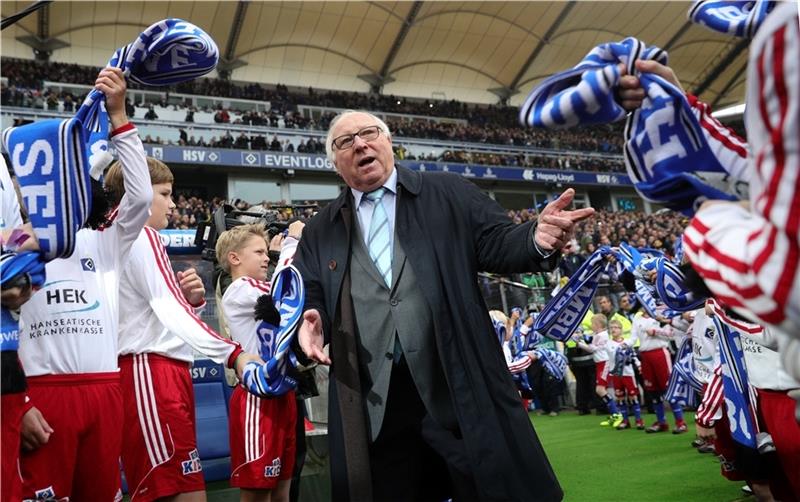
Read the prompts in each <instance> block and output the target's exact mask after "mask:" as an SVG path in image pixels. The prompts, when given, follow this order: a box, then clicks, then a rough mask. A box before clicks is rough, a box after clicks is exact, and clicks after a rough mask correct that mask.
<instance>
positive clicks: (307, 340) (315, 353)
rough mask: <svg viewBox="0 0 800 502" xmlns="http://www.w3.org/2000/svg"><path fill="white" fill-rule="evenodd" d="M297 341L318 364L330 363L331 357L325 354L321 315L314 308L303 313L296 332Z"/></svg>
mask: <svg viewBox="0 0 800 502" xmlns="http://www.w3.org/2000/svg"><path fill="white" fill-rule="evenodd" d="M297 341H298V342H299V343H300V348H301V349H303V352H305V354H306V356H307V357H308V358H309V359H312V360H314V361H316V362H318V363H320V364H331V359H330V358H329V357H328V356H327V355H326V354H325V351H324V350H323V348H324V347H325V338H324V337H323V334H322V317H321V316H320V315H319V311H317V310H316V309H309V310H306V311H305V312H304V313H303V324H302V325H300V331H299V332H298V333H297Z"/></svg>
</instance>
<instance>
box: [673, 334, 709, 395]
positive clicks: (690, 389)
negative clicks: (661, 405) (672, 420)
mask: <svg viewBox="0 0 800 502" xmlns="http://www.w3.org/2000/svg"><path fill="white" fill-rule="evenodd" d="M702 390H703V382H701V381H700V380H698V379H697V377H696V376H695V374H694V357H693V356H692V339H691V338H690V337H686V338H684V340H683V342H682V343H681V346H680V347H678V353H677V354H675V364H674V365H673V366H672V373H671V374H670V376H669V384H668V385H667V392H666V394H665V395H664V399H665V400H666V401H667V402H669V403H672V404H680V405H682V406H694V405H695V403H696V400H697V395H696V393H697V392H700V391H702Z"/></svg>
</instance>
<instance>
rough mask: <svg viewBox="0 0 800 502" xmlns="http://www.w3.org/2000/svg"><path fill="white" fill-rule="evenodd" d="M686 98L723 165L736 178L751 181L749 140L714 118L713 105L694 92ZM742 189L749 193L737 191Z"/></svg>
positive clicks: (704, 134) (745, 181)
mask: <svg viewBox="0 0 800 502" xmlns="http://www.w3.org/2000/svg"><path fill="white" fill-rule="evenodd" d="M686 99H687V100H688V101H689V106H690V107H691V110H692V113H694V116H695V117H696V118H697V121H698V122H699V123H700V126H701V130H702V132H703V136H704V137H705V140H706V143H708V146H709V148H711V151H712V152H714V156H715V157H717V158H718V159H719V162H720V164H721V165H722V167H724V168H725V170H726V171H727V172H728V174H730V175H731V177H732V178H734V180H736V181H741V182H744V183H749V182H750V179H751V177H752V173H751V170H750V169H749V168H748V164H747V155H748V147H747V142H746V141H745V140H744V139H742V138H741V137H740V136H739V135H738V134H736V133H735V132H734V131H733V130H732V129H730V128H728V127H727V126H725V125H724V124H722V123H721V122H720V121H719V120H717V119H716V118H714V117H713V116H712V115H711V107H710V106H708V105H707V104H706V103H703V102H702V101H700V100H699V99H697V97H695V96H693V95H692V94H686ZM734 183H735V181H734ZM742 191H744V193H745V194H746V193H747V191H746V190H736V192H742Z"/></svg>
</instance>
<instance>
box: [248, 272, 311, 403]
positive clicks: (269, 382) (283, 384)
mask: <svg viewBox="0 0 800 502" xmlns="http://www.w3.org/2000/svg"><path fill="white" fill-rule="evenodd" d="M270 291H271V292H272V299H271V300H272V303H273V305H274V307H275V309H276V310H277V313H278V318H279V323H278V325H275V321H276V319H275V318H270V316H266V315H263V313H262V314H261V316H260V317H257V319H261V324H259V325H258V327H257V328H256V334H257V335H258V339H259V340H260V341H261V358H262V359H264V361H266V362H265V363H264V364H260V363H257V362H251V363H248V364H247V365H246V366H245V369H244V371H243V373H242V385H244V387H245V388H246V389H247V391H248V392H250V393H252V394H256V395H259V396H265V397H275V396H282V395H283V394H286V393H287V392H289V391H291V390H294V389H295V388H297V382H296V381H295V380H294V379H293V378H292V377H290V376H289V375H288V371H289V365H290V364H291V365H292V366H295V367H296V366H297V359H296V358H295V355H294V353H293V352H292V351H290V350H289V348H290V345H291V343H292V340H293V339H294V337H295V334H296V333H297V329H298V328H299V327H300V323H301V322H302V320H303V305H304V304H305V288H304V286H303V278H302V276H301V275H300V272H298V270H297V269H296V268H295V267H294V266H293V265H287V266H285V267H284V268H282V269H281V270H280V271H279V272H278V273H277V275H276V276H275V278H274V279H273V281H272V288H271V289H270ZM262 298H263V297H262Z"/></svg>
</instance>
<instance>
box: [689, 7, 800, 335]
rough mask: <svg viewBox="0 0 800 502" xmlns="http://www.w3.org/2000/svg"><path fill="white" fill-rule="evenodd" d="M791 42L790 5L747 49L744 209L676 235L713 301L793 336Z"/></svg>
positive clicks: (797, 299) (795, 108)
mask: <svg viewBox="0 0 800 502" xmlns="http://www.w3.org/2000/svg"><path fill="white" fill-rule="evenodd" d="M792 10H794V12H793V13H792ZM799 36H800V34H798V18H797V7H796V6H794V5H792V4H791V3H786V4H783V5H781V6H780V7H778V8H776V10H775V11H774V12H773V14H772V15H771V16H770V17H769V18H768V19H767V22H766V23H765V24H764V25H763V26H762V27H761V29H760V30H759V32H758V34H757V36H756V39H755V40H754V41H753V45H752V47H751V52H750V61H749V65H748V80H747V82H748V96H747V102H748V108H747V112H746V125H747V130H748V135H749V139H750V141H751V156H750V169H751V172H752V175H753V180H752V181H751V184H750V207H749V208H745V207H743V206H742V205H740V204H735V203H725V202H719V203H716V204H713V205H709V206H707V207H706V208H704V209H702V210H701V211H698V212H697V214H696V215H695V217H694V219H693V220H692V222H691V224H690V225H689V227H688V228H687V229H686V231H685V233H684V236H683V242H684V249H685V250H686V255H687V257H688V258H689V260H690V261H691V262H692V265H693V266H694V268H695V269H696V270H697V272H698V273H699V274H700V275H701V276H702V277H703V279H704V280H705V283H706V285H707V286H708V287H709V289H710V290H711V291H712V292H713V293H714V296H715V297H716V298H717V299H719V300H720V301H721V302H723V303H725V304H726V305H728V306H730V307H732V308H734V309H736V310H737V311H739V312H741V313H742V314H743V315H746V316H748V317H751V318H753V319H754V320H755V321H757V322H759V323H761V324H771V325H773V326H776V327H778V328H779V329H781V330H783V331H786V332H789V333H795V334H796V333H798V332H800V279H799V278H798V273H797V268H798V258H800V256H799V254H800V241H799V239H798V237H799V235H800V234H799V232H798V231H799V230H800V151H799V150H800V128H798V126H797V124H798V123H800V75H799V73H800V67H799V66H798V64H797V61H800V39H799V38H798V37H799Z"/></svg>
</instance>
